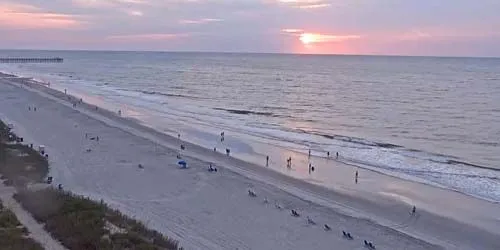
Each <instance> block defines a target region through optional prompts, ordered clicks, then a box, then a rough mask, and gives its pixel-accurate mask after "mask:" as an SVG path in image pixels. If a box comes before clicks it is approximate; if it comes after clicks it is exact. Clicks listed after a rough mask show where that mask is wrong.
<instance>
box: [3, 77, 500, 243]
mask: <svg viewBox="0 0 500 250" xmlns="http://www.w3.org/2000/svg"><path fill="white" fill-rule="evenodd" d="M23 82H24V83H26V82H25V81H21V80H19V79H15V78H6V77H3V78H2V76H0V119H2V120H4V121H5V122H6V123H12V124H14V131H15V132H16V134H18V135H19V136H22V137H24V138H25V142H26V143H33V144H35V145H40V144H43V145H45V147H46V150H47V153H48V154H49V161H50V166H51V169H50V175H51V176H53V177H54V185H57V184H62V185H63V187H64V189H67V190H70V191H72V192H75V193H77V194H82V195H86V196H89V197H91V198H93V199H96V200H100V199H102V200H104V201H105V202H107V203H109V204H110V205H111V206H112V207H114V208H117V209H119V210H120V211H122V212H124V213H126V214H127V215H130V216H132V217H134V218H136V219H139V220H141V221H143V222H145V223H146V224H147V225H148V226H149V227H151V228H153V229H156V230H158V231H160V232H163V233H165V234H166V235H167V236H169V237H173V238H176V239H178V240H179V241H180V245H181V246H183V247H185V248H186V249H366V248H365V246H364V244H363V241H364V240H368V241H371V242H373V244H374V245H375V246H376V249H443V248H445V249H500V240H498V239H500V235H499V232H500V218H499V217H498V216H499V214H500V207H499V205H498V204H494V203H490V202H486V201H483V200H478V199H475V198H472V197H468V196H465V195H463V194H460V193H457V192H453V191H449V190H443V189H439V188H436V187H430V186H427V185H424V184H418V183H412V182H409V181H402V180H399V179H396V178H393V177H389V176H384V175H381V174H377V173H373V172H370V171H363V172H362V173H361V175H362V176H363V184H362V185H361V184H360V185H357V186H355V185H351V184H349V185H347V184H345V183H347V182H352V173H353V168H352V167H350V166H347V165H345V164H342V163H341V162H338V167H339V168H338V173H339V178H338V186H339V187H340V188H338V189H327V188H324V187H320V186H317V185H314V184H311V183H306V182H303V181H301V180H297V179H294V178H291V177H289V176H285V175H282V174H280V173H278V172H276V171H273V170H270V169H266V168H263V167H261V166H257V165H254V164H250V163H247V162H244V161H242V160H238V159H235V158H232V157H228V156H225V155H224V154H221V153H218V152H213V151H212V150H208V149H205V148H202V147H199V146H196V145H194V144H191V143H187V142H183V141H181V140H179V139H177V138H175V137H171V136H168V135H165V134H161V133H159V132H157V131H155V130H153V129H151V128H147V127H145V126H142V125H140V124H139V123H137V122H136V121H134V120H131V119H126V118H122V117H119V116H117V115H116V114H115V113H114V112H109V111H106V110H103V109H100V108H97V110H96V108H95V107H94V106H92V105H88V104H85V103H82V104H78V105H77V106H76V108H73V107H72V102H70V101H69V100H68V96H66V95H64V93H61V92H58V91H55V90H52V89H49V88H46V87H45V86H41V85H37V84H31V83H30V84H23ZM84 102H85V100H84ZM32 107H36V108H37V110H36V111H34V110H33V109H32ZM28 108H30V109H31V110H29V109H28ZM86 135H87V136H86ZM97 136H99V141H97V140H90V138H96V137H97ZM184 136H189V135H184ZM181 144H182V145H185V146H186V150H183V151H182V150H180V145H181ZM181 151H182V152H181ZM179 153H180V154H181V155H182V158H183V159H185V160H186V161H187V163H188V169H180V168H179V167H178V165H177V162H178V159H177V155H178V154H179ZM209 163H213V165H214V166H216V167H217V168H218V171H217V173H214V172H208V171H207V167H208V165H209ZM138 164H141V165H142V166H143V168H139V167H138ZM380 183H384V185H380ZM332 186H335V184H333V185H332ZM389 187H390V188H389ZM249 189H251V190H254V191H255V193H256V194H257V197H250V196H249V195H248V194H247V191H248V190H249ZM389 189H390V190H392V191H391V192H389V191H388V190H389ZM375 193H376V194H375ZM408 197H409V199H410V201H408ZM413 204H417V205H418V208H419V209H418V212H417V213H416V215H414V216H412V215H411V214H409V211H410V209H411V206H412V205H413ZM278 207H280V208H278ZM291 209H294V210H297V211H298V212H299V213H300V215H301V216H300V217H298V218H296V217H292V216H291V214H290V210H291ZM307 217H310V218H311V219H312V220H313V221H314V222H315V223H316V225H314V224H312V223H308V220H307V219H306V218H307ZM324 224H327V225H329V227H331V228H332V230H330V231H325V230H324V229H323V225H324ZM342 230H344V231H347V232H350V233H351V234H352V236H353V237H354V239H352V240H349V239H346V238H344V237H342Z"/></svg>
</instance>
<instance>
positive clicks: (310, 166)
mask: <svg viewBox="0 0 500 250" xmlns="http://www.w3.org/2000/svg"><path fill="white" fill-rule="evenodd" d="M311 168H312V165H311V163H309V174H311Z"/></svg>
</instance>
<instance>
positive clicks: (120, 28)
mask: <svg viewBox="0 0 500 250" xmlns="http://www.w3.org/2000/svg"><path fill="white" fill-rule="evenodd" d="M499 13H500V0H0V48H1V49H79V50H147V51H213V52H258V53H302V54H370V55H372V54H383V55H430V56H433V55H436V56H492V57H500V14H499Z"/></svg>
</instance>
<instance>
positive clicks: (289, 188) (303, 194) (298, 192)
mask: <svg viewBox="0 0 500 250" xmlns="http://www.w3.org/2000/svg"><path fill="white" fill-rule="evenodd" d="M4 82H7V83H9V84H11V85H14V86H16V87H22V88H23V89H24V90H28V91H31V92H34V93H36V94H39V95H40V96H43V97H45V98H48V99H50V100H53V101H55V102H57V103H59V104H61V105H64V106H66V107H68V108H71V109H74V108H73V107H72V106H71V104H70V103H68V102H67V101H66V100H64V99H61V98H59V97H57V96H54V95H52V94H50V93H48V92H45V91H43V90H38V89H35V88H32V87H31V86H29V85H26V84H23V83H18V82H11V81H4ZM31 84H36V83H31ZM40 87H41V88H46V87H45V86H43V85H40ZM49 90H53V91H58V90H55V89H49ZM58 92H59V91H58ZM87 105H90V106H91V104H87ZM74 110H77V111H79V112H80V113H82V114H85V115H87V116H88V117H90V118H93V119H95V120H98V121H101V122H102V123H104V124H106V125H107V126H109V127H114V128H117V129H121V130H122V131H125V132H128V133H130V134H132V135H135V136H138V137H141V138H144V139H147V140H149V141H151V142H153V143H156V144H157V145H161V146H163V147H165V148H168V149H171V150H174V151H177V150H178V147H179V145H177V144H172V143H170V142H168V141H166V140H162V139H158V138H157V137H156V136H154V135H153V134H151V133H149V132H144V131H140V130H138V129H136V128H132V127H130V126H128V125H126V124H123V123H121V122H117V121H115V120H113V119H110V118H108V117H106V116H104V115H101V114H98V113H96V112H94V111H93V110H90V109H87V108H81V107H80V108H76V109H74ZM106 111H107V110H106ZM117 118H119V117H117ZM138 125H139V126H144V125H140V124H138ZM160 133H161V132H160ZM163 135H165V134H163ZM165 136H168V135H165ZM172 138H173V139H172V140H171V141H172V142H174V141H176V140H177V141H178V139H177V138H174V137H172ZM184 155H186V156H188V157H191V158H195V159H199V160H202V161H206V162H221V160H220V159H215V158H213V157H211V156H203V157H200V155H197V154H194V153H192V152H189V151H187V152H186V151H184ZM224 163H225V165H223V166H222V167H224V168H226V169H229V170H230V171H233V172H235V173H238V174H240V175H242V176H244V177H247V178H249V179H251V180H255V181H259V182H262V183H264V184H267V185H270V186H273V187H276V188H278V189H280V190H282V191H284V192H286V193H289V194H291V195H293V196H295V197H298V198H300V199H302V200H305V201H309V202H312V203H315V204H317V205H320V206H323V207H328V208H331V209H334V210H336V211H340V212H341V213H343V214H345V215H348V216H353V217H356V218H360V219H366V220H369V221H372V222H373V223H376V224H379V225H381V226H384V227H387V228H390V229H393V230H395V231H399V232H401V233H404V234H406V235H409V236H411V237H414V238H416V239H420V240H422V241H425V242H428V243H430V244H435V245H439V246H443V247H445V248H448V249H457V246H456V245H454V244H452V242H448V241H444V240H442V239H438V238H436V237H433V236H429V235H424V234H421V233H418V232H414V231H409V228H399V229H398V228H392V227H391V225H394V223H393V222H391V221H390V220H386V219H384V218H382V217H378V216H373V215H367V214H366V213H364V212H362V211H360V210H358V209H356V208H354V207H351V206H348V205H345V204H342V203H339V202H336V201H334V200H331V199H327V198H325V197H322V196H321V195H316V194H314V193H313V192H309V191H305V190H303V189H300V188H298V187H294V186H293V185H290V184H286V183H284V182H282V181H280V180H278V179H276V178H272V177H269V176H263V175H261V174H258V173H255V172H254V171H253V172H252V171H250V170H248V169H246V168H242V167H238V166H236V165H232V164H228V163H227V162H224Z"/></svg>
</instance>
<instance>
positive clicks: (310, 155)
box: [309, 149, 311, 158]
mask: <svg viewBox="0 0 500 250" xmlns="http://www.w3.org/2000/svg"><path fill="white" fill-rule="evenodd" d="M309 158H311V149H309Z"/></svg>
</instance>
